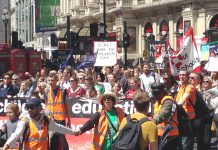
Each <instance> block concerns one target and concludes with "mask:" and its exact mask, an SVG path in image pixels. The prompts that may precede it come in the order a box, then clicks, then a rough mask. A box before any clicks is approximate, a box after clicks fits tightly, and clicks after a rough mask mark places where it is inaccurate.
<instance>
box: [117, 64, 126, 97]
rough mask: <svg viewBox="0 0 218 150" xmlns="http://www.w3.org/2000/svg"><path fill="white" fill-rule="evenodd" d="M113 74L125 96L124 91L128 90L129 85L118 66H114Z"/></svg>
mask: <svg viewBox="0 0 218 150" xmlns="http://www.w3.org/2000/svg"><path fill="white" fill-rule="evenodd" d="M113 74H114V75H115V76H116V78H117V80H118V82H119V84H120V85H121V87H122V90H123V94H125V93H126V91H127V90H128V89H129V84H128V79H127V77H126V76H125V75H124V74H123V72H122V68H121V66H120V65H119V64H116V65H114V68H113Z"/></svg>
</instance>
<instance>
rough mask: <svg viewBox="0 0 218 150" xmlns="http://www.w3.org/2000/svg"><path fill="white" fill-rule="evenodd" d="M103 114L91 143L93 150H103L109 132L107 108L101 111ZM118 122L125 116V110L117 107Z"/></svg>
mask: <svg viewBox="0 0 218 150" xmlns="http://www.w3.org/2000/svg"><path fill="white" fill-rule="evenodd" d="M99 112H100V114H101V116H100V118H99V121H98V124H97V125H96V126H95V129H94V136H93V143H92V145H91V150H102V146H103V144H104V140H105V138H106V135H107V132H108V130H109V129H108V119H107V117H106V115H105V113H106V112H105V110H100V111H99ZM116 112H117V117H118V123H119V125H120V123H121V121H122V119H123V118H124V117H125V112H124V111H123V109H121V108H118V107H116Z"/></svg>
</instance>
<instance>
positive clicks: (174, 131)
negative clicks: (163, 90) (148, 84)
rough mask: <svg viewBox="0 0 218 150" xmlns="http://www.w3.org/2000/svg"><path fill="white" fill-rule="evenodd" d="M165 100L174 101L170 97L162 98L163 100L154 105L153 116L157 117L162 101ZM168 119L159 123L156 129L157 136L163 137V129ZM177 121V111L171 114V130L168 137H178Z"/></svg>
mask: <svg viewBox="0 0 218 150" xmlns="http://www.w3.org/2000/svg"><path fill="white" fill-rule="evenodd" d="M166 100H171V101H174V100H173V98H172V97H171V96H164V97H163V99H162V100H161V102H160V103H158V102H156V103H155V104H154V116H155V115H158V114H159V113H160V110H161V108H162V105H163V103H164V101H166ZM168 119H169V118H167V119H166V120H165V121H164V122H162V123H160V124H158V125H157V129H158V136H163V133H164V129H165V127H166V124H167V121H168ZM177 125H178V119H177V111H176V112H175V113H174V114H173V117H172V119H171V121H170V126H171V127H172V128H171V130H170V131H169V136H177V135H179V130H178V127H177Z"/></svg>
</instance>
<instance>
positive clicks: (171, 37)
mask: <svg viewBox="0 0 218 150" xmlns="http://www.w3.org/2000/svg"><path fill="white" fill-rule="evenodd" d="M168 23H169V35H168V38H169V41H170V44H171V46H172V47H173V48H174V49H175V47H176V44H175V42H174V39H175V38H174V36H175V35H174V31H176V30H175V29H174V21H173V16H172V15H169V22H168Z"/></svg>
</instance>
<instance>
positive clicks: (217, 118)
mask: <svg viewBox="0 0 218 150" xmlns="http://www.w3.org/2000/svg"><path fill="white" fill-rule="evenodd" d="M204 80H205V78H204ZM211 84H212V83H211ZM216 90H217V89H216ZM216 92H218V91H216ZM205 99H206V104H207V106H208V107H209V108H210V109H211V110H213V120H214V123H215V126H216V138H217V139H218V96H214V95H213V94H212V93H211V92H209V91H208V92H206V94H205ZM209 133H210V132H209ZM216 147H217V148H218V142H217V145H216Z"/></svg>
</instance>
